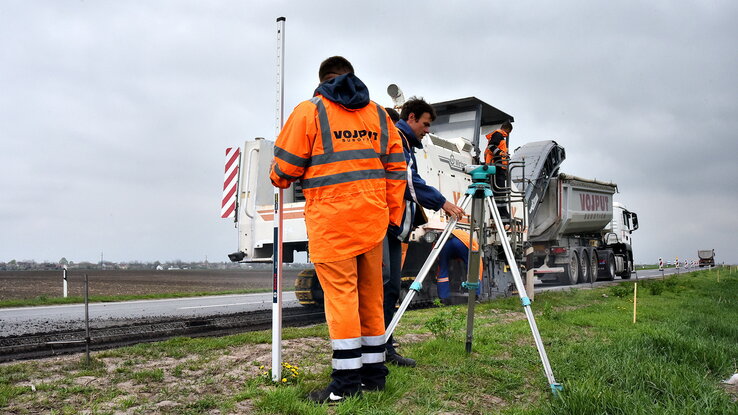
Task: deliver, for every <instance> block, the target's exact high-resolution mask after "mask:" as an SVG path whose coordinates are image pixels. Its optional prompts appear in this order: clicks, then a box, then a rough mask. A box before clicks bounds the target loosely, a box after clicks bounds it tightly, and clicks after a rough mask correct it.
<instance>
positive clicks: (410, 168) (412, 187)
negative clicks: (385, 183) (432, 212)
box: [405, 159, 420, 204]
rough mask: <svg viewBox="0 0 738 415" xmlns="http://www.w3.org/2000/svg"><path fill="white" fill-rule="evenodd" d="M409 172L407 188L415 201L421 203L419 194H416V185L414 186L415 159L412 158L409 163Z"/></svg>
mask: <svg viewBox="0 0 738 415" xmlns="http://www.w3.org/2000/svg"><path fill="white" fill-rule="evenodd" d="M405 172H406V173H407V176H406V180H407V189H408V190H409V191H410V197H412V199H413V201H414V202H415V203H418V204H420V202H418V196H417V195H415V187H414V186H413V160H412V159H410V162H409V163H407V169H406V170H405Z"/></svg>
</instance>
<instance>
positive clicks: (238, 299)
mask: <svg viewBox="0 0 738 415" xmlns="http://www.w3.org/2000/svg"><path fill="white" fill-rule="evenodd" d="M694 270H699V268H697V269H690V270H689V271H694ZM680 272H681V273H684V272H685V270H684V269H682V270H680ZM675 273H676V270H674V269H673V268H670V269H667V270H664V274H663V275H671V274H675ZM661 276H662V273H661V272H660V271H659V270H645V271H643V270H642V271H637V273H634V274H633V276H632V277H631V280H630V281H635V280H636V279H639V280H640V279H652V278H660V277H661ZM619 281H621V280H620V278H616V280H615V282H619ZM609 283H611V282H609V281H598V282H596V283H594V284H579V285H576V286H561V285H553V284H544V283H539V284H536V288H535V291H536V292H542V291H556V290H568V289H571V288H577V289H586V288H588V287H590V286H594V287H599V286H603V285H607V284H609ZM282 298H283V307H284V308H292V307H300V305H299V302H298V301H297V299H296V298H295V295H294V293H293V292H289V291H286V292H284V293H283V297H282ZM271 307H272V293H271V292H267V293H256V294H239V295H220V296H209V297H188V298H176V299H175V298H173V299H162V300H141V301H125V302H115V303H94V304H90V306H89V317H90V324H91V327H93V328H94V327H107V326H111V325H121V322H125V321H140V320H142V319H145V320H154V319H161V318H192V317H208V316H215V315H225V314H235V313H244V312H249V311H257V310H267V309H271ZM84 315H85V313H84V305H83V304H73V305H60V306H39V307H20V308H5V309H0V337H4V336H15V335H28V334H34V333H44V332H49V331H53V330H62V329H69V328H70V327H78V328H83V327H84Z"/></svg>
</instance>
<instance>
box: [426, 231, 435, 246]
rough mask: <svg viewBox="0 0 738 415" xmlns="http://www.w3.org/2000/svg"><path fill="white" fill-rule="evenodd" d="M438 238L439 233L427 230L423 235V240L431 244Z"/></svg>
mask: <svg viewBox="0 0 738 415" xmlns="http://www.w3.org/2000/svg"><path fill="white" fill-rule="evenodd" d="M436 239H438V234H437V233H435V232H426V233H425V235H423V240H424V241H426V242H428V243H429V244H432V243H433V242H435V241H436Z"/></svg>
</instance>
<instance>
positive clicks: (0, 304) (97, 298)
mask: <svg viewBox="0 0 738 415" xmlns="http://www.w3.org/2000/svg"><path fill="white" fill-rule="evenodd" d="M270 291H271V290H270V289H257V290H230V291H203V292H192V293H159V294H139V295H92V296H90V297H89V301H90V302H91V303H111V302H117V301H134V300H157V299H162V298H184V297H204V296H209V295H228V294H251V293H264V292H270ZM84 302H85V299H84V297H67V298H64V297H47V296H40V297H35V298H30V299H19V300H0V308H9V307H32V306H41V305H61V304H79V303H84Z"/></svg>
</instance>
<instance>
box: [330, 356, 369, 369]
mask: <svg viewBox="0 0 738 415" xmlns="http://www.w3.org/2000/svg"><path fill="white" fill-rule="evenodd" d="M361 366H362V364H361V358H360V357H354V358H352V359H333V369H337V370H346V369H361Z"/></svg>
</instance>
